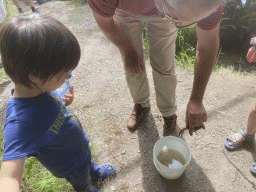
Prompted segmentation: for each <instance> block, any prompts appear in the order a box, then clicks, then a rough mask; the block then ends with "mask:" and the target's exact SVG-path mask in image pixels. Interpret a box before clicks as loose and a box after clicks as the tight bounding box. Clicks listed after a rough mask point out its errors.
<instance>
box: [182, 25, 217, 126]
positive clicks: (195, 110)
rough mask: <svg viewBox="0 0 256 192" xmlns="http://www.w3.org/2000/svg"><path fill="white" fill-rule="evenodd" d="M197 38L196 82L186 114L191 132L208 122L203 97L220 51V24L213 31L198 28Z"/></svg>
mask: <svg viewBox="0 0 256 192" xmlns="http://www.w3.org/2000/svg"><path fill="white" fill-rule="evenodd" d="M197 38H198V42H197V49H196V58H195V70H194V82H193V88H192V93H191V96H190V100H189V102H188V105H187V112H186V124H187V126H189V127H190V129H191V130H193V129H194V127H197V126H200V125H201V124H202V123H203V122H206V121H207V113H206V111H205V108H204V105H203V97H204V93H205V89H206V86H207V83H208V81H209V78H210V75H211V72H212V69H213V66H214V64H215V60H216V55H217V53H218V49H219V24H218V26H217V27H215V28H214V29H212V30H203V29H201V28H200V27H198V26H197Z"/></svg>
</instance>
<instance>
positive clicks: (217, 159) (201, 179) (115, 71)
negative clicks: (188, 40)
mask: <svg viewBox="0 0 256 192" xmlns="http://www.w3.org/2000/svg"><path fill="white" fill-rule="evenodd" d="M36 7H39V8H40V9H39V10H40V11H41V12H42V13H45V14H49V15H51V16H53V17H54V18H56V19H58V20H60V21H61V22H63V23H64V24H65V25H66V26H67V27H68V28H69V29H70V30H71V31H72V32H73V33H74V34H75V35H76V37H77V39H78V41H79V43H80V45H81V49H82V58H81V61H80V63H79V66H78V67H77V68H76V69H75V71H74V72H73V77H72V78H71V84H72V85H73V86H74V90H75V100H74V102H73V104H72V105H71V106H70V108H71V110H72V111H73V112H74V113H75V114H76V115H77V116H78V118H79V119H80V120H81V122H82V124H83V126H84V128H85V129H86V131H87V133H88V135H89V138H90V142H91V147H92V150H93V159H94V161H95V162H97V163H98V164H102V163H105V162H111V163H113V164H114V165H115V166H116V168H117V175H116V176H115V177H114V178H112V179H111V180H109V181H107V182H106V183H105V184H103V185H100V186H99V189H100V190H101V191H102V192H110V191H116V192H121V191H130V192H140V191H141V192H158V191H159V192H182V191H184V192H187V191H190V192H214V191H216V192H222V191H233V192H236V191H237V192H238V191H244V192H251V191H254V190H255V189H254V188H253V186H252V185H251V184H250V183H249V182H248V181H247V180H246V179H245V178H244V176H242V175H241V174H240V173H239V172H238V170H237V169H236V168H235V167H234V166H233V165H232V164H231V163H230V162H229V161H228V159H227V158H226V156H225V155H224V152H225V153H226V155H227V156H228V158H230V160H231V161H232V162H233V163H234V164H235V165H236V166H237V167H238V168H239V169H240V170H241V171H242V173H243V174H244V175H245V176H246V177H247V178H248V179H249V180H250V181H252V182H255V178H254V177H253V176H252V175H251V173H250V171H249V166H250V165H251V164H252V163H253V162H254V159H255V158H256V153H255V142H251V143H247V144H246V145H245V146H244V147H242V148H241V149H239V150H237V151H235V152H228V151H226V150H225V148H224V145H223V141H224V139H225V138H226V137H227V135H228V134H229V133H230V131H231V130H232V129H235V128H236V126H241V127H245V126H246V121H247V116H248V113H249V110H250V108H251V105H252V104H253V102H254V101H255V95H256V84H255V77H253V76H242V75H239V74H232V73H230V72H228V71H226V72H213V74H212V76H211V79H210V81H209V84H208V87H207V90H206V94H205V99H204V105H205V108H206V110H207V113H208V121H207V122H206V123H205V126H206V129H205V130H200V131H198V135H196V134H194V135H193V136H190V135H189V134H188V133H187V132H186V133H185V134H184V136H183V137H184V140H185V141H186V142H187V143H188V145H189V147H190V148H191V151H192V159H191V163H190V164H189V166H188V167H187V168H186V171H185V173H184V174H183V176H182V177H181V178H180V179H177V180H172V181H171V180H166V179H163V178H162V177H161V176H160V175H159V174H158V172H157V170H156V168H155V167H154V164H153V153H152V152H153V146H154V144H155V142H156V141H157V140H158V139H159V138H161V137H162V133H163V130H162V129H163V128H162V127H163V121H161V119H160V118H159V117H158V115H157V114H158V113H159V111H158V109H157V107H156V100H155V92H154V87H153V81H152V73H151V67H150V65H149V62H148V61H147V63H146V66H147V73H148V78H149V81H150V88H151V98H150V102H151V112H150V113H149V114H148V117H147V118H146V120H145V121H144V122H143V123H142V125H141V126H140V127H139V129H138V130H137V131H136V132H134V133H131V132H129V131H128V129H127V127H126V119H127V115H128V114H129V113H130V111H131V110H132V108H133V102H132V98H131V96H130V93H129V90H128V88H127V84H126V81H125V76H124V70H123V66H122V61H121V57H120V53H119V51H118V49H117V48H116V47H115V46H114V45H113V44H112V43H111V42H110V41H108V40H107V39H106V37H105V36H104V35H103V33H102V32H101V31H100V30H99V28H98V27H97V25H96V23H95V20H94V18H93V17H92V13H91V10H90V8H89V6H88V5H87V4H85V5H82V6H81V5H80V6H74V5H72V4H70V3H68V2H64V1H56V2H48V3H45V4H43V5H40V6H38V5H37V6H36ZM176 69H177V73H178V86H177V93H176V95H177V103H178V111H177V115H178V126H179V127H181V128H183V127H184V126H185V122H184V119H185V110H186V105H187V102H188V99H189V96H190V93H191V87H192V81H193V74H192V73H191V72H188V71H186V70H185V69H183V68H181V67H177V68H176ZM12 87H13V84H12V83H11V81H10V80H9V79H5V80H3V81H2V82H0V127H1V126H2V125H3V123H4V122H3V120H4V113H5V102H6V100H7V99H8V94H9V91H10V89H11V88H12Z"/></svg>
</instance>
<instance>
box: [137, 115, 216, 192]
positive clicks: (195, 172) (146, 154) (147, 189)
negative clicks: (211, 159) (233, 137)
mask: <svg viewBox="0 0 256 192" xmlns="http://www.w3.org/2000/svg"><path fill="white" fill-rule="evenodd" d="M144 122H145V121H144ZM137 131H138V138H139V149H140V152H141V158H142V163H141V165H142V175H143V178H142V182H143V183H142V184H143V188H144V192H152V191H154V192H182V191H184V192H187V191H191V192H193V191H197V192H198V191H207V192H214V191H215V189H214V188H213V187H212V184H211V182H210V180H209V179H208V178H207V177H206V175H205V174H204V172H203V169H202V168H201V167H200V166H199V165H198V164H197V163H196V162H195V160H194V159H193V158H191V162H190V165H189V166H188V167H187V168H186V170H185V173H184V174H183V175H182V176H181V177H180V178H179V179H176V180H168V179H165V178H163V177H162V176H160V174H159V173H158V172H157V170H156V168H155V166H154V163H153V148H154V144H155V143H156V142H157V140H158V139H159V138H160V137H159V132H158V130H157V127H156V124H155V121H154V118H153V116H152V114H151V113H150V114H149V116H148V117H147V121H146V123H144V124H142V125H141V126H140V128H139V129H138V130H137Z"/></svg>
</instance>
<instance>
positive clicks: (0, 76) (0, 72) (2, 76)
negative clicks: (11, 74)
mask: <svg viewBox="0 0 256 192" xmlns="http://www.w3.org/2000/svg"><path fill="white" fill-rule="evenodd" d="M5 78H7V75H6V74H5V71H4V68H2V69H0V82H1V81H2V80H3V79H5Z"/></svg>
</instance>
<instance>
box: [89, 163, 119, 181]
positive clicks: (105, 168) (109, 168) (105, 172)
mask: <svg viewBox="0 0 256 192" xmlns="http://www.w3.org/2000/svg"><path fill="white" fill-rule="evenodd" d="M99 169H100V170H101V171H102V174H101V175H99V176H97V177H95V178H94V179H95V180H98V179H104V178H106V177H109V176H111V175H113V174H115V173H116V168H115V166H114V165H112V164H110V163H105V164H102V165H100V166H99Z"/></svg>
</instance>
